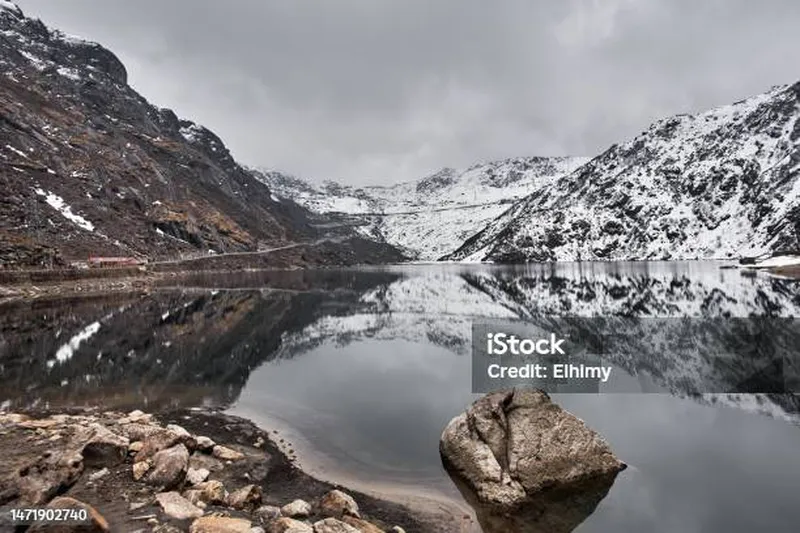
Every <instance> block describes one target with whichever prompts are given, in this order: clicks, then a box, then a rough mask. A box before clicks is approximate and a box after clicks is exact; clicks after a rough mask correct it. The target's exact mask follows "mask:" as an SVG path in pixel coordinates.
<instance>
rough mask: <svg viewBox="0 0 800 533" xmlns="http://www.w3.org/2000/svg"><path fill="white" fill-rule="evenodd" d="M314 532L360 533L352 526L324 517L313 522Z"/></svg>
mask: <svg viewBox="0 0 800 533" xmlns="http://www.w3.org/2000/svg"><path fill="white" fill-rule="evenodd" d="M314 533H360V532H359V531H358V530H357V529H356V528H354V527H353V526H351V525H349V524H347V523H345V522H342V521H341V520H337V519H335V518H326V519H324V520H320V521H319V522H314Z"/></svg>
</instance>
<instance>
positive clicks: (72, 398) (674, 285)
mask: <svg viewBox="0 0 800 533" xmlns="http://www.w3.org/2000/svg"><path fill="white" fill-rule="evenodd" d="M181 283H182V286H183V287H184V288H182V289H178V288H171V287H169V284H168V283H165V286H164V287H161V288H160V289H159V290H154V291H152V292H151V293H150V294H144V295H138V294H136V295H124V296H121V295H114V294H109V295H104V296H94V297H90V298H69V299H60V300H43V301H33V302H20V303H14V304H10V305H5V306H2V307H0V333H2V337H1V338H0V363H1V364H2V366H0V383H2V385H3V388H2V390H3V397H2V398H0V401H5V402H6V404H11V405H16V406H31V405H34V404H41V403H42V402H46V403H48V404H51V405H53V404H56V405H58V404H65V405H71V404H84V403H88V404H91V403H93V402H99V401H101V400H102V403H103V404H104V405H118V406H120V407H125V406H132V405H141V404H145V405H149V406H151V407H154V406H159V405H173V406H175V405H184V406H185V405H192V404H204V405H222V406H224V405H229V404H231V403H232V402H235V401H236V399H237V397H238V395H239V393H240V391H241V389H242V387H243V386H244V384H245V383H246V382H247V379H248V376H249V374H250V372H251V371H252V370H253V369H254V368H256V367H257V366H259V365H260V364H262V363H264V362H265V361H269V360H272V359H274V358H293V357H297V356H300V355H302V354H303V353H305V352H307V351H309V350H311V349H313V348H314V347H317V346H320V345H321V344H323V343H326V342H333V343H335V344H337V345H342V344H347V343H352V342H354V341H356V340H359V339H387V340H388V339H394V340H397V339H403V340H407V341H412V342H424V343H430V344H433V345H436V346H439V347H442V348H445V349H447V350H450V351H452V352H455V353H457V354H460V355H461V354H468V352H469V349H470V335H471V331H470V327H471V324H472V322H473V320H475V319H477V318H505V319H524V320H527V321H529V322H533V323H536V322H537V321H538V320H544V319H546V318H541V317H547V316H548V315H550V316H565V315H568V316H579V317H589V316H604V315H607V316H625V317H631V316H633V317H682V316H691V317H726V316H734V317H748V316H754V315H756V316H781V317H794V316H797V315H798V309H800V290H798V285H797V284H796V283H794V282H791V281H788V280H781V279H773V278H767V277H760V276H759V277H754V276H747V275H744V274H743V273H741V272H739V271H736V270H722V269H719V267H718V265H716V264H713V263H712V264H708V263H692V262H689V263H608V264H602V263H601V264H597V263H588V264H579V263H576V264H554V265H547V266H543V265H534V266H504V267H499V266H498V267H486V266H483V267H480V266H479V267H461V266H458V267H454V266H449V265H447V266H440V265H432V266H420V267H412V266H406V267H394V268H392V267H389V268H375V269H361V270H357V269H349V270H320V271H284V272H281V271H275V272H262V273H242V274H237V275H225V276H220V275H213V274H211V275H203V274H195V275H191V276H190V277H189V278H184V279H182V282H181ZM186 287H191V288H188V289H187V288H186ZM712 341H713V339H712ZM643 347H644V346H640V348H643ZM647 361H648V364H649V365H658V364H662V365H663V368H664V369H666V368H667V367H670V368H671V367H673V366H674V361H672V360H670V357H669V354H659V357H658V358H655V359H654V358H648V359H647ZM679 370H680V369H679ZM695 370H696V369H692V368H691V367H690V366H689V367H686V372H687V375H686V376H683V377H685V378H687V379H689V380H691V378H692V375H691V372H693V371H695ZM655 371H656V373H657V372H658V368H656V369H655ZM679 377H680V376H679ZM669 389H670V391H671V392H677V393H680V392H682V391H680V390H675V387H674V386H671V387H669ZM778 403H779V404H780V409H779V411H784V412H785V411H789V412H793V411H794V410H796V408H797V403H796V402H794V401H793V400H791V399H790V400H785V399H784V400H783V401H781V400H778Z"/></svg>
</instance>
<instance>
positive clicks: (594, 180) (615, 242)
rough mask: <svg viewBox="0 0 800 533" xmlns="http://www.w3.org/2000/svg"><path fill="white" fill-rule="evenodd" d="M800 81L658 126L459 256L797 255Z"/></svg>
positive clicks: (524, 205)
mask: <svg viewBox="0 0 800 533" xmlns="http://www.w3.org/2000/svg"><path fill="white" fill-rule="evenodd" d="M797 91H798V84H795V85H792V86H788V85H783V86H778V87H774V88H773V89H771V90H769V91H767V92H765V93H762V94H759V95H756V96H753V97H751V98H747V99H745V100H742V101H739V102H736V103H733V104H729V105H724V106H719V107H716V108H714V109H711V110H708V111H705V112H701V113H697V114H694V115H676V116H673V117H668V118H664V119H661V120H659V121H656V122H654V123H653V124H652V125H651V126H650V128H648V129H647V130H645V131H644V132H642V133H641V134H639V135H637V136H636V137H634V138H633V139H630V140H628V141H626V142H623V143H619V144H615V145H612V146H611V147H610V148H609V149H608V150H606V151H605V152H604V153H602V154H601V155H599V156H597V157H596V158H594V159H592V160H591V161H590V162H588V163H587V164H585V165H584V166H582V167H581V168H580V169H579V170H578V171H577V172H575V173H574V174H572V175H569V176H567V177H566V178H564V179H562V180H559V181H558V182H555V183H554V184H553V186H551V187H548V188H546V189H542V190H540V191H537V192H535V193H533V194H531V195H530V196H528V197H527V198H526V199H525V200H524V201H522V202H519V203H517V204H516V205H515V206H514V207H512V208H511V209H510V210H509V211H508V212H506V213H504V214H503V216H502V217H499V218H498V219H496V220H494V221H492V222H491V224H490V225H489V226H487V227H486V228H485V229H484V230H483V231H482V232H481V233H479V234H477V235H475V236H474V237H473V238H471V239H470V240H469V241H468V242H467V243H465V245H464V246H462V248H461V249H459V250H458V251H457V252H455V253H454V254H452V255H451V256H450V257H449V259H453V260H491V261H574V260H618V259H647V260H653V259H712V258H714V259H716V258H720V259H721V258H729V257H741V256H744V255H760V254H762V253H767V252H771V251H779V250H785V249H798V248H800V173H799V172H798V171H799V170H800V108H799V107H798V98H797V94H798V92H797Z"/></svg>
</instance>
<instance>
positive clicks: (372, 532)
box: [342, 516, 384, 533]
mask: <svg viewBox="0 0 800 533" xmlns="http://www.w3.org/2000/svg"><path fill="white" fill-rule="evenodd" d="M342 522H345V523H346V524H347V525H350V526H353V527H354V528H356V529H357V530H358V531H359V532H360V533H384V531H383V530H382V529H381V528H379V527H378V526H376V525H375V524H371V523H369V522H367V521H366V520H361V519H360V518H356V517H354V516H343V517H342Z"/></svg>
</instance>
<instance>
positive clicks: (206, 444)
mask: <svg viewBox="0 0 800 533" xmlns="http://www.w3.org/2000/svg"><path fill="white" fill-rule="evenodd" d="M195 441H197V449H198V450H200V451H201V452H209V453H210V452H211V450H212V449H214V446H216V445H217V443H216V442H214V441H213V440H211V439H209V438H208V437H203V436H200V437H197V438H196V439H195Z"/></svg>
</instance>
